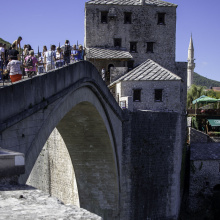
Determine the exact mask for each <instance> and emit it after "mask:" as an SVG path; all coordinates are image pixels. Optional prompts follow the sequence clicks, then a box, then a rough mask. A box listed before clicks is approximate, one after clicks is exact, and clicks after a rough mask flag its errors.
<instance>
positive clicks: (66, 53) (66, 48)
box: [61, 40, 72, 64]
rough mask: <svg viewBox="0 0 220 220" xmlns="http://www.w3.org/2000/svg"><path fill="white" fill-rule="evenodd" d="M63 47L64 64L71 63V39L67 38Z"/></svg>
mask: <svg viewBox="0 0 220 220" xmlns="http://www.w3.org/2000/svg"><path fill="white" fill-rule="evenodd" d="M61 48H62V50H63V59H64V64H69V63H70V56H71V50H72V47H71V46H70V43H69V40H66V41H65V44H64V45H63V46H62V47H61Z"/></svg>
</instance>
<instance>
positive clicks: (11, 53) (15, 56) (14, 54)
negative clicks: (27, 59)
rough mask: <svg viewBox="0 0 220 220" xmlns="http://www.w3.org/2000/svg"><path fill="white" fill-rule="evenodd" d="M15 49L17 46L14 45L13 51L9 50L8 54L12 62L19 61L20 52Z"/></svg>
mask: <svg viewBox="0 0 220 220" xmlns="http://www.w3.org/2000/svg"><path fill="white" fill-rule="evenodd" d="M15 48H16V44H12V49H11V50H9V52H8V54H9V56H10V57H11V59H12V60H19V52H18V51H17V50H16V49H15Z"/></svg>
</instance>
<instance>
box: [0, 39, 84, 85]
mask: <svg viewBox="0 0 220 220" xmlns="http://www.w3.org/2000/svg"><path fill="white" fill-rule="evenodd" d="M21 40H22V37H21V36H20V37H18V39H17V40H15V41H14V42H13V43H12V45H11V47H10V48H9V49H8V48H7V46H6V44H2V43H0V81H3V80H5V79H9V77H10V79H11V82H16V81H18V80H21V78H22V76H28V77H32V76H34V75H38V74H41V73H43V72H47V71H49V70H52V69H56V68H60V67H62V66H63V65H68V64H70V63H74V62H77V61H79V60H84V55H85V53H84V49H83V46H82V45H79V46H78V45H73V46H71V45H70V42H69V40H66V41H65V43H64V45H63V46H58V47H56V45H51V47H50V49H49V50H48V49H47V46H43V52H42V53H41V52H39V49H38V53H37V54H35V53H34V50H33V49H32V48H31V45H29V44H25V45H24V47H23V48H21Z"/></svg>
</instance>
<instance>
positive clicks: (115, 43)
mask: <svg viewBox="0 0 220 220" xmlns="http://www.w3.org/2000/svg"><path fill="white" fill-rule="evenodd" d="M114 47H119V48H120V47H121V38H114Z"/></svg>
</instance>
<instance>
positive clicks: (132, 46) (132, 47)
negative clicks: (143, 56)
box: [130, 42, 137, 53]
mask: <svg viewBox="0 0 220 220" xmlns="http://www.w3.org/2000/svg"><path fill="white" fill-rule="evenodd" d="M130 52H133V53H136V52H137V42H130Z"/></svg>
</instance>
